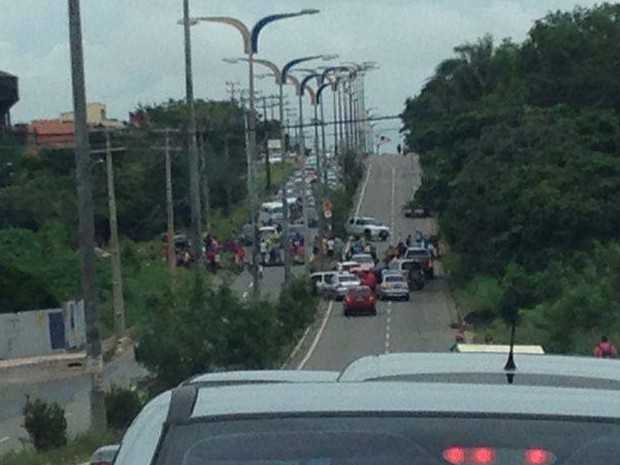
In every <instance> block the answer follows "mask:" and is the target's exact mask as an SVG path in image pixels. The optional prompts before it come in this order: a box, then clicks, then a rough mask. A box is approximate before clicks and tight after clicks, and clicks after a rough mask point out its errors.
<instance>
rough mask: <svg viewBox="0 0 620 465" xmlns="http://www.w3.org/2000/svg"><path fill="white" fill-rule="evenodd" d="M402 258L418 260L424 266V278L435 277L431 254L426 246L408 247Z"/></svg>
mask: <svg viewBox="0 0 620 465" xmlns="http://www.w3.org/2000/svg"><path fill="white" fill-rule="evenodd" d="M404 258H406V259H410V260H417V261H419V262H420V263H421V264H422V266H423V267H424V275H425V276H426V279H433V278H434V277H435V267H434V263H433V255H432V254H431V252H430V250H428V249H427V248H425V247H409V248H408V249H407V251H406V252H405V256H404Z"/></svg>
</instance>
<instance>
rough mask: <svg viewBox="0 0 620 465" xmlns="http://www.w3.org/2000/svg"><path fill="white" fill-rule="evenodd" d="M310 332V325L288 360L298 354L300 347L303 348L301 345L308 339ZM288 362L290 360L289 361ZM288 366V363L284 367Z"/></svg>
mask: <svg viewBox="0 0 620 465" xmlns="http://www.w3.org/2000/svg"><path fill="white" fill-rule="evenodd" d="M309 333H310V326H308V327H307V328H306V330H305V331H304V334H303V336H301V338H300V339H299V341H297V345H296V346H295V348H294V349H293V352H291V355H289V356H288V360H289V361H291V360H292V359H293V358H294V357H295V355H297V352H299V349H301V345H302V344H303V343H304V341H305V340H306V338H307V337H308V334H309ZM287 363H288V362H287ZM285 367H286V363H285V364H284V366H283V367H282V368H285Z"/></svg>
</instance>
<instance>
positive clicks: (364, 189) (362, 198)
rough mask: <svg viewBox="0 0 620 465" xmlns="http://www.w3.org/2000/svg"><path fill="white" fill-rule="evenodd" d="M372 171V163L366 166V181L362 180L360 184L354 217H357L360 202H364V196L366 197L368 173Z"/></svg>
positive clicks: (360, 205) (360, 206)
mask: <svg viewBox="0 0 620 465" xmlns="http://www.w3.org/2000/svg"><path fill="white" fill-rule="evenodd" d="M371 171H372V163H369V164H368V170H366V179H364V183H363V184H362V189H361V190H360V197H359V199H357V207H355V216H359V214H360V208H362V201H363V200H364V196H365V195H366V186H367V185H368V180H369V179H370V172H371Z"/></svg>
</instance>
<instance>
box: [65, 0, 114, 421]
mask: <svg viewBox="0 0 620 465" xmlns="http://www.w3.org/2000/svg"><path fill="white" fill-rule="evenodd" d="M68 2H69V4H68V6H69V41H70V47H71V83H72V91H73V112H74V113H73V114H74V123H73V124H74V128H75V166H76V175H77V196H78V219H79V241H80V252H81V256H82V257H81V258H82V269H81V276H82V299H83V300H84V313H85V318H86V355H87V357H88V372H89V373H90V376H91V392H90V424H91V428H92V429H93V430H95V431H97V432H101V431H105V429H106V412H105V391H104V380H103V376H104V372H103V357H102V354H101V333H100V313H99V302H98V301H97V282H96V274H95V215H94V210H95V208H94V202H93V185H92V170H91V162H90V153H89V141H88V127H87V124H86V85H85V78H84V51H83V48H82V24H81V18H80V1H79V0H68Z"/></svg>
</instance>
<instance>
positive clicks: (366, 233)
mask: <svg viewBox="0 0 620 465" xmlns="http://www.w3.org/2000/svg"><path fill="white" fill-rule="evenodd" d="M364 237H365V238H366V240H367V241H370V240H371V239H372V233H371V232H370V229H367V230H365V231H364Z"/></svg>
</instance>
